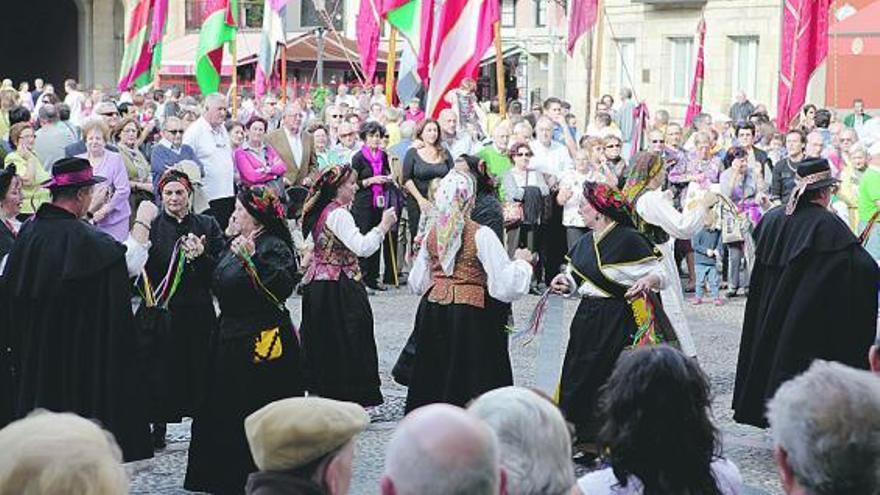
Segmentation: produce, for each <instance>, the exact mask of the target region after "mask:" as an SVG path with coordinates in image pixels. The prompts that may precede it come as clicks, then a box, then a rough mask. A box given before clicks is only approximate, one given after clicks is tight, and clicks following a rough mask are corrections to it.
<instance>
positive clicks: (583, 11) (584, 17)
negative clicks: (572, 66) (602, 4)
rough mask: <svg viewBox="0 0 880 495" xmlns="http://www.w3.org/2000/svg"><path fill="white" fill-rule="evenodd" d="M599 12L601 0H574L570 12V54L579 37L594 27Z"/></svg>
mask: <svg viewBox="0 0 880 495" xmlns="http://www.w3.org/2000/svg"><path fill="white" fill-rule="evenodd" d="M598 13H599V0H572V2H571V12H570V13H569V14H568V55H569V56H571V54H572V53H573V52H574V45H575V44H576V43H577V40H578V38H580V37H581V36H583V34H584V33H586V32H587V31H589V30H590V29H593V25H594V24H596V16H597V15H598Z"/></svg>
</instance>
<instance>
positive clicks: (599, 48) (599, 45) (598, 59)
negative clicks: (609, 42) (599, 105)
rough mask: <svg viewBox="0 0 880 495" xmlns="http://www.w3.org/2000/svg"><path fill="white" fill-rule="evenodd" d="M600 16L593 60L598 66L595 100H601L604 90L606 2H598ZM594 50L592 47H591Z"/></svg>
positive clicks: (602, 0)
mask: <svg viewBox="0 0 880 495" xmlns="http://www.w3.org/2000/svg"><path fill="white" fill-rule="evenodd" d="M598 9H599V15H598V17H597V18H596V37H595V38H594V40H595V42H596V55H595V57H593V60H594V62H595V64H596V70H595V71H594V72H593V100H595V101H598V100H599V96H600V95H599V91H600V90H601V89H602V59H603V58H604V57H603V56H602V55H603V50H604V49H603V45H604V43H603V42H604V40H605V2H604V0H599V2H598ZM591 48H592V47H591Z"/></svg>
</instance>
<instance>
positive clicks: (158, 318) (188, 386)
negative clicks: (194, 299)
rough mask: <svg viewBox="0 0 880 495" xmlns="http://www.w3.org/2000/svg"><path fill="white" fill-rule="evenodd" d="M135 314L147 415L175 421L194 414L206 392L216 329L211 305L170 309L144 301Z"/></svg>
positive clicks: (164, 420)
mask: <svg viewBox="0 0 880 495" xmlns="http://www.w3.org/2000/svg"><path fill="white" fill-rule="evenodd" d="M135 319H136V320H137V325H138V331H139V334H140V338H139V340H140V341H141V344H140V345H141V352H142V353H143V354H144V356H143V360H144V366H145V370H144V377H145V380H146V386H145V390H144V394H145V396H146V397H145V398H146V401H145V402H146V404H147V411H148V418H149V419H150V421H153V422H162V423H177V422H180V421H181V419H182V417H183V416H192V415H193V414H194V411H195V410H196V407H197V406H198V405H199V404H200V403H201V401H202V399H203V398H204V389H205V383H206V381H207V371H208V369H207V368H208V357H209V355H210V353H211V347H210V342H211V337H212V335H214V334H215V332H216V331H217V314H216V312H215V310H214V305H213V304H210V303H209V304H202V305H194V306H185V307H177V308H173V309H172V310H171V311H168V310H163V309H159V308H147V307H145V306H143V305H142V306H141V307H139V308H138V311H137V313H136V314H135Z"/></svg>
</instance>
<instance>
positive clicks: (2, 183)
mask: <svg viewBox="0 0 880 495" xmlns="http://www.w3.org/2000/svg"><path fill="white" fill-rule="evenodd" d="M15 177H16V174H15V165H9V166H8V167H6V168H0V200H2V199H3V198H5V197H6V194H7V193H8V192H9V188H10V187H11V186H12V180H13V179H14V178H15Z"/></svg>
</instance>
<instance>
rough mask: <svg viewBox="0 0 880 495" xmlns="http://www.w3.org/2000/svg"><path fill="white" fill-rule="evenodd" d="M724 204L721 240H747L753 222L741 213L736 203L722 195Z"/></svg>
mask: <svg viewBox="0 0 880 495" xmlns="http://www.w3.org/2000/svg"><path fill="white" fill-rule="evenodd" d="M720 198H721V201H722V202H723V203H724V205H723V206H722V208H721V211H722V215H721V242H722V243H723V244H733V243H737V242H743V241H745V240H746V234H747V233H748V231H749V227H750V225H751V222H749V219H748V218H747V217H746V216H745V215H743V214H741V213H740V212H739V210H738V209H737V207H736V205H734V204H733V202H732V201H730V199H729V198H727V197H725V196H720Z"/></svg>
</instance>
